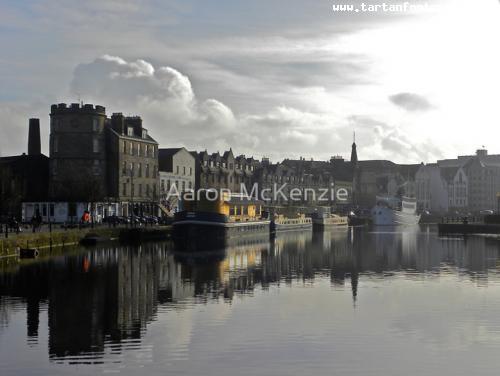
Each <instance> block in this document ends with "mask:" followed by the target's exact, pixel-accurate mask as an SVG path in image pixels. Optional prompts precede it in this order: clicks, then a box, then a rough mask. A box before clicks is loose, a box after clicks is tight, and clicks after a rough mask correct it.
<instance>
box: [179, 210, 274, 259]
mask: <svg viewBox="0 0 500 376" xmlns="http://www.w3.org/2000/svg"><path fill="white" fill-rule="evenodd" d="M226 218H227V217H225V216H223V215H220V214H213V213H195V212H188V213H183V214H180V215H179V216H177V217H176V221H175V222H174V223H173V233H172V235H173V239H174V243H175V245H176V248H177V249H179V250H188V251H202V250H213V249H220V248H223V247H225V246H227V245H228V239H230V238H235V237H251V236H260V235H264V236H268V237H269V231H270V223H271V221H269V220H254V221H247V222H228V221H227V219H226Z"/></svg>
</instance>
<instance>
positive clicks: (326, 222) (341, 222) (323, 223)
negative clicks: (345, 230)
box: [312, 213, 349, 228]
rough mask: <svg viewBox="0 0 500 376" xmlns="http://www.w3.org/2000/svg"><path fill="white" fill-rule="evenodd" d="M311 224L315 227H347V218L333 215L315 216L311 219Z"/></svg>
mask: <svg viewBox="0 0 500 376" xmlns="http://www.w3.org/2000/svg"><path fill="white" fill-rule="evenodd" d="M312 221H313V224H314V226H316V227H320V228H325V227H347V226H348V224H349V223H348V218H347V217H346V216H341V215H338V214H333V213H324V214H316V215H315V216H314V217H313V219H312Z"/></svg>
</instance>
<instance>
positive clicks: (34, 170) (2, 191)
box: [0, 119, 50, 220]
mask: <svg viewBox="0 0 500 376" xmlns="http://www.w3.org/2000/svg"><path fill="white" fill-rule="evenodd" d="M40 145H41V142H40V120H39V119H30V120H29V136H28V154H25V153H23V154H22V155H16V156H7V157H2V158H0V217H11V216H14V217H16V218H18V219H20V218H21V217H22V213H21V207H22V202H24V201H44V200H47V194H48V191H47V187H48V176H49V158H48V157H47V156H45V155H43V154H42V153H41V147H40ZM45 210H47V208H45ZM49 210H50V208H49ZM1 219H5V218H0V220H1Z"/></svg>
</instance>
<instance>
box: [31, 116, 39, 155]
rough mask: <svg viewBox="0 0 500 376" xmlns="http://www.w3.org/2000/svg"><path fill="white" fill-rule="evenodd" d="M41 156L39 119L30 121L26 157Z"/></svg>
mask: <svg viewBox="0 0 500 376" xmlns="http://www.w3.org/2000/svg"><path fill="white" fill-rule="evenodd" d="M40 154H42V148H41V142H40V119H30V125H29V133H28V155H40Z"/></svg>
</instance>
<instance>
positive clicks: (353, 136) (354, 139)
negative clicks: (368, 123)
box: [352, 130, 356, 143]
mask: <svg viewBox="0 0 500 376" xmlns="http://www.w3.org/2000/svg"><path fill="white" fill-rule="evenodd" d="M352 142H354V143H356V130H353V131H352Z"/></svg>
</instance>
